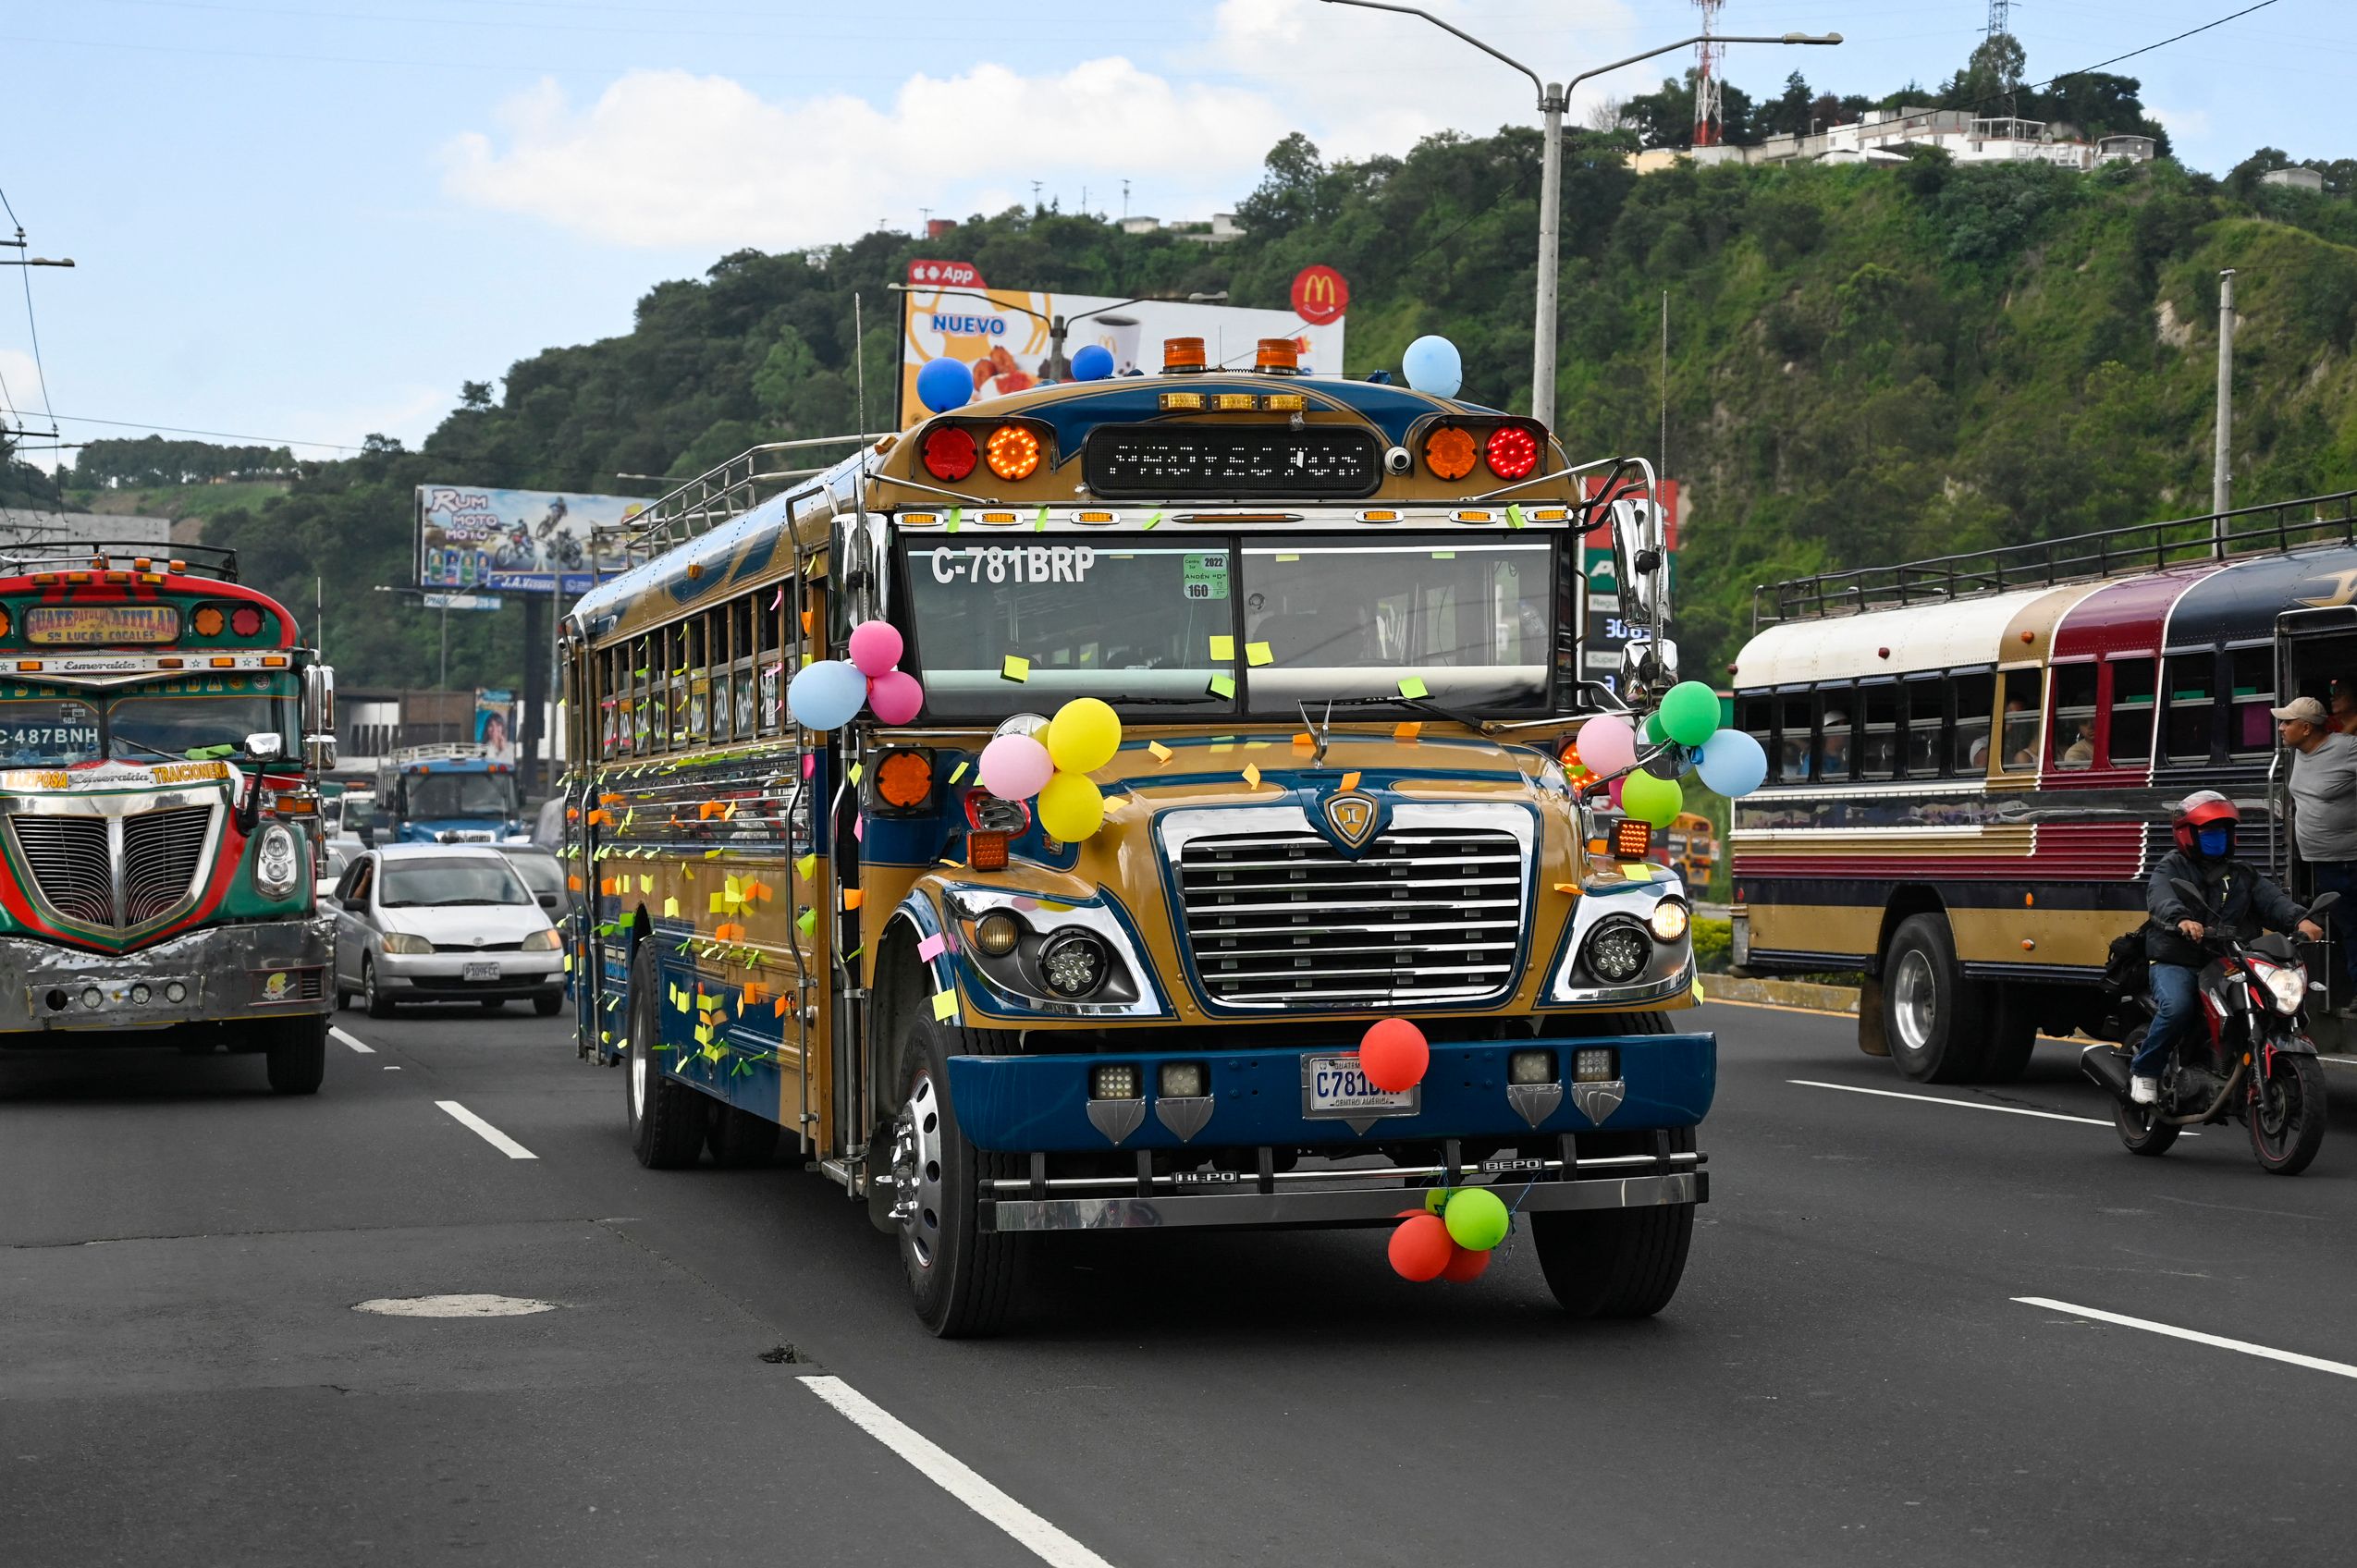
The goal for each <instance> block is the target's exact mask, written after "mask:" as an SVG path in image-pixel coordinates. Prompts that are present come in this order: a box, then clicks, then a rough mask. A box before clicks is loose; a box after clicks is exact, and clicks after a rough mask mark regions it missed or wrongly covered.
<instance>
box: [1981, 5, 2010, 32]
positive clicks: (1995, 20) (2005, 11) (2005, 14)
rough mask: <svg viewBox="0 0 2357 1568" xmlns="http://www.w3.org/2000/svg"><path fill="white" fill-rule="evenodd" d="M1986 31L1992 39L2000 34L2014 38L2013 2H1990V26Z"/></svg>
mask: <svg viewBox="0 0 2357 1568" xmlns="http://www.w3.org/2000/svg"><path fill="white" fill-rule="evenodd" d="M1985 31H1987V32H1988V34H1989V35H1990V36H1991V37H1995V35H1996V34H1998V33H2000V32H2002V33H2004V34H2006V35H2007V37H2011V36H2012V33H2013V0H1989V25H1988V27H1987V29H1986V30H1985Z"/></svg>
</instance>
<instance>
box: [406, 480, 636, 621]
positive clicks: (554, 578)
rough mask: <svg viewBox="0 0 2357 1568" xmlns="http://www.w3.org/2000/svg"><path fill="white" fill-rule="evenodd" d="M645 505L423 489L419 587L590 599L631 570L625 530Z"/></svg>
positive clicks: (616, 499)
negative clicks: (605, 582) (602, 584)
mask: <svg viewBox="0 0 2357 1568" xmlns="http://www.w3.org/2000/svg"><path fill="white" fill-rule="evenodd" d="M645 507H646V503H645V502H644V500H640V499H638V498H636V497H633V496H584V495H581V494H578V493H576V492H571V491H566V492H562V493H559V492H556V491H549V490H495V489H491V488H488V487H485V486H482V485H473V484H421V485H419V486H418V487H417V585H418V586H419V587H421V588H445V589H447V588H460V589H466V590H470V591H479V592H484V593H497V592H498V591H500V590H502V589H511V590H514V591H516V592H520V593H540V594H546V593H548V592H550V591H552V590H558V589H561V591H562V592H564V593H567V594H583V593H587V592H588V591H589V589H590V587H591V585H592V584H593V583H595V582H596V581H597V580H598V579H599V578H603V577H611V576H613V575H614V574H616V573H617V572H620V571H621V570H623V569H624V568H626V567H627V566H628V565H629V564H630V563H629V562H628V561H627V560H626V559H625V558H624V556H623V548H622V538H621V533H620V524H622V523H623V522H625V521H628V520H630V519H631V518H633V517H636V516H637V515H638V514H639V513H640V512H641V511H643V510H644V509H645Z"/></svg>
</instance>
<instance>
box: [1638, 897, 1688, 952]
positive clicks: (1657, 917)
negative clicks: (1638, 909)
mask: <svg viewBox="0 0 2357 1568" xmlns="http://www.w3.org/2000/svg"><path fill="white" fill-rule="evenodd" d="M1686 920H1687V916H1686V905H1685V904H1683V903H1682V902H1680V901H1679V900H1676V899H1663V900H1662V901H1661V902H1660V903H1657V904H1655V905H1654V906H1653V913H1651V914H1649V915H1647V916H1646V917H1645V924H1646V925H1649V926H1651V928H1652V931H1653V935H1654V936H1656V937H1660V938H1661V939H1662V940H1663V941H1664V942H1675V941H1676V940H1677V939H1678V938H1679V937H1683V936H1685V935H1686Z"/></svg>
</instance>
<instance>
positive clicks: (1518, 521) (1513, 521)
mask: <svg viewBox="0 0 2357 1568" xmlns="http://www.w3.org/2000/svg"><path fill="white" fill-rule="evenodd" d="M1506 521H1507V523H1508V524H1509V525H1511V526H1513V527H1515V528H1520V527H1521V526H1522V525H1523V523H1524V522H1525V521H1528V520H1527V519H1526V518H1524V517H1523V515H1522V506H1521V504H1520V503H1519V502H1516V501H1508V502H1507V503H1506Z"/></svg>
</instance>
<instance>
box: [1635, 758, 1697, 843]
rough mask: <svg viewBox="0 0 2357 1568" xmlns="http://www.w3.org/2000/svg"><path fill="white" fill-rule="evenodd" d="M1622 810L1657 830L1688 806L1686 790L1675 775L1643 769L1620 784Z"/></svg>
mask: <svg viewBox="0 0 2357 1568" xmlns="http://www.w3.org/2000/svg"><path fill="white" fill-rule="evenodd" d="M1620 809H1621V810H1622V811H1624V812H1627V814H1628V815H1631V816H1633V817H1635V818H1637V820H1638V821H1639V822H1649V823H1651V824H1652V825H1653V827H1655V828H1656V829H1660V828H1664V827H1668V826H1669V825H1670V824H1671V823H1673V822H1675V821H1676V820H1677V814H1678V813H1679V812H1681V811H1684V810H1685V809H1686V791H1685V790H1682V789H1680V788H1679V787H1678V782H1677V780H1676V779H1675V778H1655V777H1654V776H1653V775H1652V774H1650V773H1647V772H1645V771H1644V770H1642V769H1641V768H1640V769H1639V771H1637V772H1635V773H1632V774H1630V775H1629V776H1628V778H1627V779H1626V780H1624V781H1623V783H1622V784H1621V787H1620Z"/></svg>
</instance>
